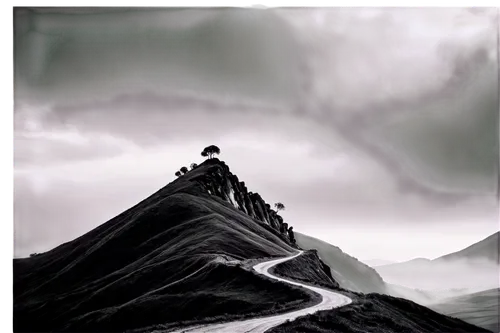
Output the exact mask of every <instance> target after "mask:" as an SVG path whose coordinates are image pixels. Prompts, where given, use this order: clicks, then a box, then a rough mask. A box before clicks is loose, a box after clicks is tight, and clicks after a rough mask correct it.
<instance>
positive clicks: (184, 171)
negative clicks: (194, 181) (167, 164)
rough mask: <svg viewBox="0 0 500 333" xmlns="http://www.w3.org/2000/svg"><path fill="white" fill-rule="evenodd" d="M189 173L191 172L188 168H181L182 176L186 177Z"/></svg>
mask: <svg viewBox="0 0 500 333" xmlns="http://www.w3.org/2000/svg"><path fill="white" fill-rule="evenodd" d="M188 171H189V170H188V168H186V167H185V166H183V167H182V168H181V172H182V174H184V175H185V174H186V173H187V172H188Z"/></svg>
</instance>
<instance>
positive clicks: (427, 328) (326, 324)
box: [266, 294, 490, 333]
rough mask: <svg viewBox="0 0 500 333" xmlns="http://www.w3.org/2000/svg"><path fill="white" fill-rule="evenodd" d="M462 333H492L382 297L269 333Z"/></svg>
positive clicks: (364, 299)
mask: <svg viewBox="0 0 500 333" xmlns="http://www.w3.org/2000/svg"><path fill="white" fill-rule="evenodd" d="M288 332H315V333H334V332H336V333H402V332H415V333H416V332H429V333H431V332H432V333H438V332H441V333H451V332H453V333H458V332H474V333H479V332H490V331H488V330H486V329H482V328H480V327H477V326H474V325H471V324H468V323H466V322H464V321H462V320H459V319H455V318H451V317H447V316H444V315H442V314H439V313H437V312H434V311H432V310H430V309H428V308H426V307H423V306H420V305H418V304H416V303H413V302H411V301H408V300H405V299H402V298H395V297H391V296H387V295H381V294H368V295H363V296H360V297H359V298H358V299H357V300H356V301H354V302H353V303H352V304H349V305H346V306H343V307H340V308H337V309H334V310H328V311H320V312H316V313H315V314H311V315H308V316H304V317H301V318H297V319H296V320H294V321H292V322H288V323H284V324H282V325H280V326H277V327H274V328H272V329H270V330H269V331H267V332H266V333H288Z"/></svg>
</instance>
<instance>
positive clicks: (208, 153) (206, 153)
mask: <svg viewBox="0 0 500 333" xmlns="http://www.w3.org/2000/svg"><path fill="white" fill-rule="evenodd" d="M219 154H220V148H219V147H217V146H214V145H211V146H208V147H205V149H203V151H202V152H201V156H203V157H208V158H213V157H214V155H219Z"/></svg>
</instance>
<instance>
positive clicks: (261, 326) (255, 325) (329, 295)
mask: <svg viewBox="0 0 500 333" xmlns="http://www.w3.org/2000/svg"><path fill="white" fill-rule="evenodd" d="M302 252H303V251H300V252H298V253H297V254H295V255H293V256H290V257H285V258H280V259H275V260H270V261H265V262H262V263H259V264H256V265H255V266H253V269H254V270H255V271H256V272H257V273H259V274H262V275H265V276H268V277H270V278H272V279H275V280H278V281H282V282H285V283H288V284H293V285H296V286H301V287H304V288H306V289H309V290H312V291H314V292H315V293H318V294H320V295H321V297H322V300H321V302H320V303H318V304H316V305H313V306H310V307H308V308H305V309H301V310H295V311H291V312H288V313H283V314H278V315H272V316H267V317H258V318H252V319H245V320H240V321H231V322H227V323H220V324H208V325H196V326H191V327H186V328H183V329H180V330H178V331H175V332H173V333H183V332H186V333H187V332H222V333H246V332H252V333H263V332H265V331H266V330H268V329H270V328H271V327H274V326H278V325H280V324H282V323H283V322H285V321H286V320H294V319H296V318H297V317H300V316H304V315H307V314H311V313H314V312H317V311H320V310H329V309H333V308H337V307H340V306H343V305H347V304H349V303H351V302H352V300H351V299H350V298H349V297H346V296H344V295H342V294H339V293H336V292H333V291H330V290H327V289H323V288H320V287H312V286H308V285H305V284H302V283H299V282H295V281H291V280H288V279H283V278H280V277H277V276H274V275H272V274H271V273H269V269H270V268H271V267H273V266H275V265H278V264H281V263H283V262H285V261H288V260H291V259H293V258H295V257H298V256H299V255H301V254H302Z"/></svg>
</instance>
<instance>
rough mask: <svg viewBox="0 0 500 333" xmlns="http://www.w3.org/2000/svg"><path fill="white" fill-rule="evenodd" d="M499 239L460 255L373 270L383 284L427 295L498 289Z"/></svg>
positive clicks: (463, 250) (486, 239)
mask: <svg viewBox="0 0 500 333" xmlns="http://www.w3.org/2000/svg"><path fill="white" fill-rule="evenodd" d="M498 235H499V233H498V232H497V233H495V234H493V235H491V236H489V237H487V238H485V239H483V240H481V241H479V242H477V243H475V244H472V245H471V246H468V247H467V248H465V249H462V250H460V251H457V252H454V253H450V254H447V255H444V256H442V257H439V258H436V259H433V260H430V259H425V258H417V259H413V260H410V261H406V262H402V263H397V264H391V265H383V266H377V267H375V270H376V271H377V272H378V273H379V274H380V275H381V276H382V277H383V278H384V280H385V281H386V282H389V283H392V284H396V285H401V286H404V287H408V288H418V289H424V290H428V291H443V289H456V290H463V293H471V292H476V291H481V290H488V289H492V288H498V269H499V263H498V254H499V247H498V240H499V238H498Z"/></svg>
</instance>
